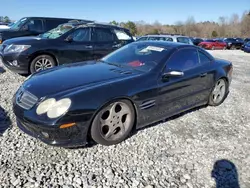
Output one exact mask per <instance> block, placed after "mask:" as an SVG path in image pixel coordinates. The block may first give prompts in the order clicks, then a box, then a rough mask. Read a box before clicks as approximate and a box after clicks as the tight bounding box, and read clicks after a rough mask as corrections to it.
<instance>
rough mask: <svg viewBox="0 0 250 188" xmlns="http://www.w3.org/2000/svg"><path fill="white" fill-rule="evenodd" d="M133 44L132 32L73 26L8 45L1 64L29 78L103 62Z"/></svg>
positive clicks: (81, 24) (103, 26) (106, 26)
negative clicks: (79, 64)
mask: <svg viewBox="0 0 250 188" xmlns="http://www.w3.org/2000/svg"><path fill="white" fill-rule="evenodd" d="M130 42H134V40H133V37H132V35H131V34H130V32H129V30H128V29H125V28H122V27H118V26H114V25H109V24H101V23H86V22H84V21H83V22H71V23H66V24H62V25H59V26H58V27H56V28H54V29H52V30H50V31H48V32H46V33H44V34H41V35H39V36H36V37H19V38H14V39H9V40H6V41H4V43H3V44H2V47H1V48H0V60H1V59H2V61H3V63H4V65H5V66H6V67H7V68H9V69H10V70H12V71H14V72H17V73H20V74H29V73H34V72H38V71H40V70H45V69H48V68H52V67H55V66H58V65H62V64H67V63H74V62H79V61H86V60H92V59H99V58H101V57H103V56H105V55H107V54H109V53H110V52H112V51H114V50H116V49H118V48H120V47H121V46H123V45H126V44H128V43H130Z"/></svg>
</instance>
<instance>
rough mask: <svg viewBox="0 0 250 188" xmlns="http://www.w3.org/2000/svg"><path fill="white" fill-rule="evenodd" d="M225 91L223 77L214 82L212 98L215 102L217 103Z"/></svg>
mask: <svg viewBox="0 0 250 188" xmlns="http://www.w3.org/2000/svg"><path fill="white" fill-rule="evenodd" d="M225 93H226V82H225V80H224V79H220V80H218V81H217V82H216V84H215V87H214V90H213V92H212V100H213V102H214V103H215V104H219V103H220V102H221V101H222V100H223V99H224V96H225Z"/></svg>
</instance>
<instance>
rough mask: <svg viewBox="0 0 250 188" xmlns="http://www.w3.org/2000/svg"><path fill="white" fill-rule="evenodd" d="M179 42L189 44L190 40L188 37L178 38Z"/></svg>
mask: <svg viewBox="0 0 250 188" xmlns="http://www.w3.org/2000/svg"><path fill="white" fill-rule="evenodd" d="M177 42H181V43H185V44H189V38H187V37H177Z"/></svg>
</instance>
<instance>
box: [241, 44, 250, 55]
mask: <svg viewBox="0 0 250 188" xmlns="http://www.w3.org/2000/svg"><path fill="white" fill-rule="evenodd" d="M243 51H244V52H247V53H250V41H248V42H247V43H246V44H245V45H244V48H243Z"/></svg>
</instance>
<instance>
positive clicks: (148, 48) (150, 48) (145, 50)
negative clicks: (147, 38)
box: [140, 46, 164, 53]
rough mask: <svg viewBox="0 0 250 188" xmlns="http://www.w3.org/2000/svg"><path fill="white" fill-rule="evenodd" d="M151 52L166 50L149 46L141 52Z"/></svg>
mask: <svg viewBox="0 0 250 188" xmlns="http://www.w3.org/2000/svg"><path fill="white" fill-rule="evenodd" d="M149 50H150V51H157V52H162V51H163V50H164V48H160V47H157V46H148V47H147V48H144V49H142V50H141V51H140V52H141V53H143V52H144V53H145V52H148V51H149Z"/></svg>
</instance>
